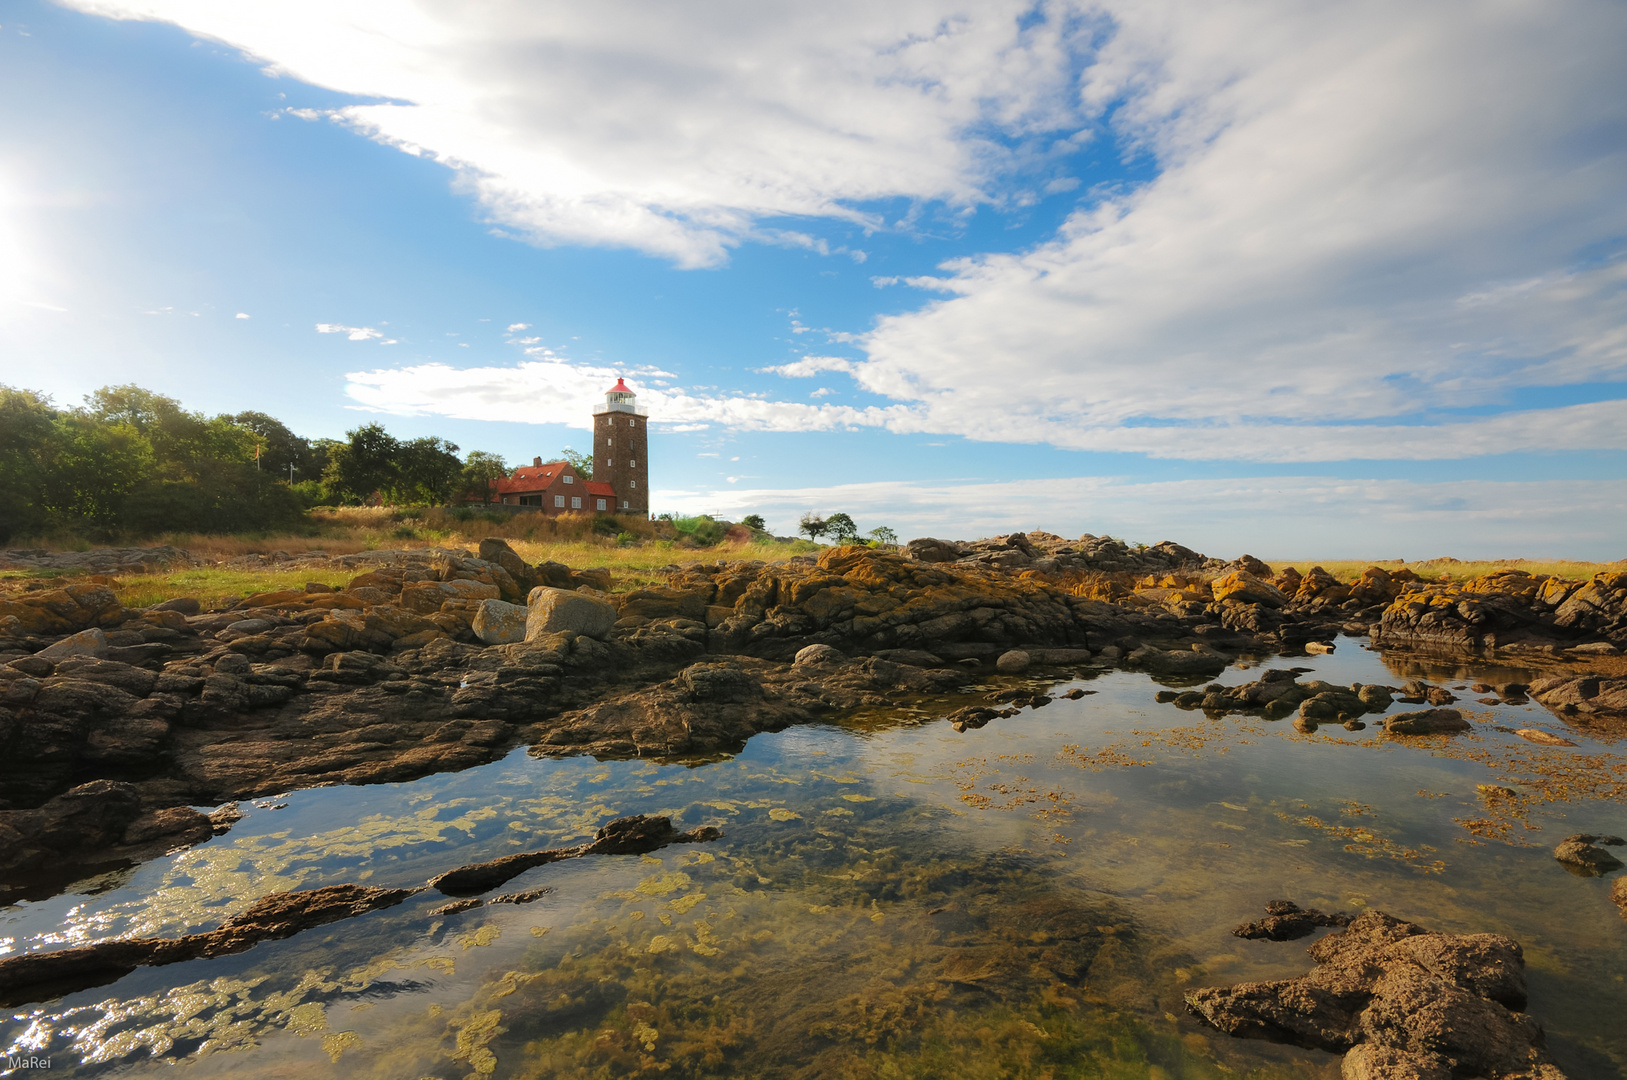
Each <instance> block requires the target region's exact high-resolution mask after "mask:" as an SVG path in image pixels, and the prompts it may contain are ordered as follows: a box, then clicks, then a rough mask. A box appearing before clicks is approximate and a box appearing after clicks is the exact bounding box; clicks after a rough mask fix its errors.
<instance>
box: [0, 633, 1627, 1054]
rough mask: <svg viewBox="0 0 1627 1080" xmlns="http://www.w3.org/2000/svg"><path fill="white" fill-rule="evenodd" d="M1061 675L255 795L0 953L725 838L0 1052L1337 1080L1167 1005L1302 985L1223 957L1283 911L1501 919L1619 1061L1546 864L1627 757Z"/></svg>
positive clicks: (1593, 946) (1345, 670)
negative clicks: (902, 702) (1412, 733)
mask: <svg viewBox="0 0 1627 1080" xmlns="http://www.w3.org/2000/svg"><path fill="white" fill-rule="evenodd" d="M1275 663H1276V666H1286V665H1287V664H1289V663H1293V664H1297V665H1299V666H1302V667H1309V668H1314V669H1315V673H1314V674H1313V675H1309V676H1306V677H1307V678H1324V679H1327V680H1328V681H1330V682H1335V683H1350V682H1353V681H1360V682H1386V683H1391V684H1393V683H1396V682H1398V681H1400V680H1401V679H1403V678H1409V677H1416V676H1422V677H1426V678H1430V679H1432V680H1434V681H1437V682H1441V683H1443V684H1445V685H1453V686H1457V685H1462V684H1463V683H1464V682H1466V681H1471V680H1475V679H1484V680H1485V681H1489V682H1496V681H1505V680H1509V679H1519V678H1521V676H1522V675H1525V674H1526V673H1524V672H1521V671H1519V670H1517V669H1502V670H1491V669H1485V668H1480V669H1474V670H1469V669H1462V668H1457V667H1448V668H1436V669H1430V668H1422V667H1403V666H1402V665H1401V664H1400V663H1399V662H1398V663H1397V665H1396V666H1394V667H1386V666H1385V664H1384V662H1383V661H1382V659H1381V658H1380V657H1379V656H1377V655H1376V654H1374V653H1371V652H1368V651H1365V650H1363V649H1361V648H1359V647H1358V646H1357V644H1356V643H1355V642H1351V641H1346V642H1342V643H1341V646H1340V650H1339V652H1337V653H1336V654H1334V655H1332V656H1323V657H1313V658H1309V659H1307V658H1295V659H1294V660H1292V661H1276V662H1275ZM1262 666H1263V665H1262ZM1253 677H1255V674H1254V673H1253V672H1250V671H1247V670H1236V669H1234V670H1231V671H1228V672H1227V673H1226V674H1225V675H1223V676H1221V678H1220V679H1219V680H1217V681H1220V682H1224V683H1227V684H1234V683H1239V682H1245V681H1248V680H1249V679H1251V678H1253ZM1020 682H1021V680H1015V679H1009V680H999V681H998V684H997V683H994V682H991V683H990V684H988V685H987V686H986V687H985V689H988V688H992V687H994V686H996V685H1016V684H1019V683H1020ZM1032 685H1035V686H1041V685H1043V686H1053V685H1055V684H1054V681H1046V682H1044V683H1038V682H1035V683H1033V684H1032ZM1071 686H1079V687H1082V688H1084V689H1087V690H1090V691H1092V693H1091V694H1090V695H1089V696H1087V697H1084V698H1083V699H1081V700H1078V701H1065V700H1058V701H1053V702H1052V703H1051V704H1050V705H1048V706H1046V707H1044V708H1040V709H1034V710H1024V711H1023V712H1022V713H1021V714H1020V715H1018V716H1015V717H1012V718H1009V719H1004V720H995V721H994V722H993V723H991V724H990V725H989V726H988V727H986V728H983V729H981V730H975V731H968V732H965V733H959V734H957V733H956V732H955V731H954V730H953V729H951V728H950V727H949V725H948V724H946V723H944V722H943V721H942V720H940V719H933V717H934V716H941V715H942V714H943V713H944V712H947V711H949V710H950V709H951V708H954V707H957V706H958V705H960V704H964V703H965V699H964V698H958V699H952V700H945V701H942V702H938V703H928V704H927V705H926V706H925V707H922V708H917V709H905V708H900V709H898V710H896V711H890V712H888V711H883V712H872V713H869V714H867V715H864V716H860V717H854V718H850V719H849V720H847V721H846V722H844V723H839V724H832V725H826V726H820V727H804V728H796V729H792V730H789V731H786V732H783V733H780V734H777V735H765V736H760V737H758V738H756V739H753V740H752V741H751V743H750V744H749V745H748V747H747V748H746V750H745V752H744V753H742V754H740V755H739V756H737V757H735V758H730V759H727V760H723V761H718V762H715V763H712V764H707V765H703V766H699V767H686V766H682V765H659V764H654V763H651V762H644V761H625V762H596V761H593V760H583V759H565V760H552V759H535V758H532V757H530V756H528V755H527V754H526V753H525V751H523V750H521V751H517V752H515V753H514V754H512V755H510V756H509V757H508V758H506V759H505V760H503V761H500V762H496V763H494V764H491V765H488V766H485V767H482V768H478V769H472V770H469V771H466V772H463V773H458V774H453V775H444V776H433V777H429V778H426V779H424V780H420V781H416V782H413V783H408V784H396V785H383V786H377V787H366V788H325V789H316V790H310V791H301V792H294V793H292V794H290V795H288V796H286V797H285V798H282V799H278V800H264V802H265V803H267V805H266V806H264V807H260V806H250V805H245V807H244V809H245V810H247V811H248V816H247V817H246V818H245V819H244V820H243V821H242V822H240V823H239V824H238V825H237V826H236V827H235V828H234V829H233V830H232V831H231V832H230V833H228V834H227V835H225V836H222V837H218V838H216V839H214V840H212V841H210V842H209V843H206V844H203V845H201V846H199V847H197V848H194V849H192V850H190V851H187V852H184V853H181V854H179V855H177V856H173V857H170V858H167V859H161V860H157V861H154V862H152V863H148V864H146V865H144V866H141V867H138V868H135V869H133V870H130V871H126V872H123V873H121V874H118V875H109V876H106V877H104V878H101V879H97V880H94V881H88V882H84V883H81V884H80V885H79V886H76V890H75V891H74V892H72V893H69V894H65V895H63V896H59V897H57V898H54V899H52V900H49V901H42V902H38V903H25V904H19V905H16V906H14V907H12V908H9V909H5V910H4V911H3V912H0V947H3V948H5V949H7V951H18V950H31V949H38V948H60V947H64V946H66V945H68V944H74V943H80V942H84V941H93V940H98V939H101V938H105V937H109V936H117V935H123V934H161V935H173V934H179V933H184V932H187V931H192V930H200V929H207V928H210V927H213V926H215V925H217V924H218V923H219V922H220V921H221V920H222V919H224V918H226V917H227V916H229V915H231V914H233V913H235V912H236V911H239V910H241V909H242V908H243V907H245V906H246V905H247V904H248V903H250V902H251V901H252V900H254V899H255V898H257V897H259V896H262V895H264V894H266V893H268V892H274V891H278V890H282V889H291V888H312V887H316V886H320V885H326V884H334V883H338V882H363V883H366V884H370V885H392V886H404V885H405V886H410V885H417V884H421V883H422V882H423V881H424V880H425V879H427V878H429V877H430V876H432V875H434V874H436V873H438V872H440V871H442V870H445V869H448V868H450V867H453V866H456V865H459V864H462V863H467V862H471V861H475V860H479V859H486V858H492V857H495V856H497V855H501V854H505V853H507V852H510V851H517V850H529V849H532V848H537V847H544V846H555V845H560V844H568V843H574V842H578V841H580V840H582V839H584V838H586V837H588V836H590V835H591V834H592V832H593V831H594V830H595V829H596V828H597V827H598V826H599V825H601V824H603V823H604V822H605V821H607V820H609V819H611V818H614V817H620V816H624V815H626V814H632V813H664V814H671V815H672V816H673V818H674V821H675V822H676V823H677V824H678V825H679V826H680V827H683V828H691V827H694V826H696V825H701V824H716V825H719V826H721V827H722V829H723V832H724V836H723V838H722V839H721V840H719V841H716V842H713V843H709V844H703V845H694V846H678V847H671V848H667V849H664V850H662V851H659V852H656V853H654V854H652V855H647V856H643V857H636V856H620V857H603V858H591V859H581V860H576V861H572V862H567V863H560V864H554V865H550V866H545V867H540V868H537V869H535V870H532V871H530V872H529V873H527V874H526V875H524V876H522V877H521V878H518V879H515V880H514V881H513V882H511V883H510V884H509V885H507V886H505V887H504V889H503V890H501V891H518V890H522V889H528V888H534V887H537V886H542V885H546V886H549V887H550V888H551V889H552V891H551V892H549V893H548V894H546V895H545V896H543V897H542V898H541V899H539V900H537V901H535V902H533V903H529V904H523V905H509V904H504V905H494V906H488V907H484V908H479V909H475V910H473V911H468V912H464V913H460V914H455V915H450V916H435V915H434V914H432V909H433V908H435V907H437V906H439V905H440V904H441V903H444V902H445V898H444V897H440V896H438V895H437V894H427V895H424V896H420V897H416V898H414V899H412V900H409V901H408V902H406V903H405V904H402V905H401V906H400V907H397V908H393V909H390V910H386V911H380V912H375V913H373V914H370V915H367V916H363V917H361V918H359V919H353V920H350V921H347V922H343V923H337V924H333V925H330V926H327V927H322V928H319V929H316V930H313V931H309V932H307V933H305V934H302V935H300V936H298V937H296V938H293V939H291V940H288V941H283V942H272V943H265V944H262V945H259V946H257V947H256V948H254V949H252V950H250V951H249V952H247V953H244V954H241V955H238V956H233V957H227V958H223V959H219V960H209V961H194V962H191V963H187V964H179V965H174V966H171V967H164V968H154V969H143V970H140V971H137V972H135V973H134V974H132V975H130V976H128V977H126V978H124V979H122V980H120V981H119V982H117V983H115V984H112V985H110V986H106V987H102V988H99V989H95V990H89V991H84V992H81V993H78V994H74V995H71V996H70V997H67V998H65V999H62V1000H60V1001H56V1002H51V1003H48V1004H46V1005H43V1006H38V1007H33V1008H26V1009H19V1010H14V1011H12V1012H9V1013H4V1014H0V1051H4V1052H6V1053H9V1054H11V1055H33V1056H36V1057H44V1056H49V1057H50V1058H51V1062H52V1065H51V1067H52V1069H53V1070H60V1071H64V1072H68V1073H73V1074H81V1075H100V1074H108V1073H113V1072H120V1073H140V1072H147V1071H152V1070H155V1069H165V1070H168V1069H171V1068H173V1067H174V1066H175V1065H176V1064H178V1063H184V1067H185V1072H186V1074H188V1075H196V1076H214V1075H218V1074H223V1073H227V1072H230V1073H232V1074H234V1075H237V1076H255V1077H258V1076H284V1075H300V1076H307V1075H310V1076H324V1075H335V1076H340V1075H343V1076H355V1075H359V1076H375V1075H376V1076H379V1077H416V1076H438V1077H446V1078H450V1077H454V1076H458V1077H461V1076H477V1077H479V1076H499V1077H503V1076H549V1077H552V1076H560V1077H577V1076H581V1077H620V1076H630V1075H643V1074H644V1073H649V1074H651V1075H655V1074H658V1073H659V1074H664V1075H667V1076H672V1077H678V1076H685V1077H687V1076H731V1075H735V1076H788V1077H789V1076H809V1077H812V1076H851V1077H907V1076H922V1077H926V1076H934V1077H940V1076H963V1077H985V1076H987V1077H995V1076H1012V1077H1016V1076H1024V1077H1027V1076H1032V1077H1042V1076H1050V1077H1063V1076H1110V1077H1118V1076H1124V1077H1211V1076H1220V1075H1222V1074H1223V1072H1226V1071H1227V1070H1229V1071H1230V1072H1231V1073H1233V1074H1236V1073H1244V1074H1247V1073H1254V1074H1257V1075H1260V1076H1312V1077H1320V1076H1325V1077H1328V1078H1332V1077H1335V1076H1337V1073H1338V1064H1337V1060H1336V1059H1335V1058H1333V1057H1332V1056H1331V1055H1326V1054H1321V1053H1318V1052H1314V1051H1300V1050H1292V1049H1288V1048H1282V1047H1274V1046H1268V1045H1264V1044H1259V1043H1250V1042H1244V1041H1239V1040H1232V1039H1227V1038H1225V1037H1222V1036H1219V1035H1218V1034H1215V1033H1213V1032H1211V1031H1209V1030H1207V1029H1205V1028H1203V1027H1202V1026H1200V1025H1199V1024H1198V1023H1197V1022H1196V1021H1195V1020H1194V1019H1192V1018H1191V1017H1189V1016H1187V1015H1186V1014H1185V1013H1184V1011H1183V1010H1182V1008H1181V1006H1180V994H1181V991H1182V990H1183V989H1184V988H1186V987H1189V986H1194V985H1210V984H1219V983H1230V982H1236V981H1239V980H1243V979H1255V978H1273V977H1287V976H1292V975H1296V974H1299V973H1301V972H1303V971H1305V970H1306V969H1307V968H1308V966H1309V961H1308V960H1307V958H1306V957H1305V955H1304V946H1305V944H1307V942H1305V941H1301V942H1289V943H1272V942H1253V941H1243V940H1241V939H1238V938H1235V937H1233V936H1231V934H1230V933H1229V931H1230V929H1231V927H1232V926H1234V925H1236V924H1237V923H1239V922H1242V921H1246V920H1249V919H1253V918H1257V917H1258V916H1259V915H1260V914H1261V908H1262V906H1263V905H1264V903H1265V902H1266V901H1267V900H1271V899H1276V898H1279V897H1282V898H1291V899H1294V900H1297V901H1298V902H1300V903H1302V904H1305V905H1308V906H1316V907H1321V908H1324V909H1340V910H1356V909H1359V908H1361V907H1364V906H1375V907H1380V908H1382V909H1384V910H1386V911H1389V912H1391V913H1392V914H1395V915H1399V916H1402V917H1405V918H1410V919H1413V920H1415V921H1418V922H1421V923H1423V924H1424V925H1425V926H1428V927H1430V928H1431V929H1440V930H1447V931H1454V932H1481V931H1496V932H1501V933H1506V934H1509V935H1511V936H1512V937H1514V938H1516V939H1517V940H1519V941H1520V942H1521V943H1522V944H1523V945H1524V947H1525V953H1526V959H1527V964H1528V969H1529V976H1530V982H1531V990H1532V994H1531V1005H1530V1008H1531V1011H1532V1012H1533V1014H1535V1015H1536V1016H1537V1017H1538V1018H1539V1019H1540V1020H1541V1021H1542V1022H1543V1024H1544V1025H1545V1027H1546V1028H1547V1030H1548V1033H1549V1042H1550V1046H1551V1047H1552V1049H1553V1050H1554V1052H1555V1054H1556V1056H1557V1057H1558V1059H1559V1060H1560V1062H1561V1064H1562V1065H1563V1066H1564V1067H1565V1068H1566V1069H1567V1070H1568V1071H1569V1073H1570V1075H1571V1076H1572V1077H1575V1078H1584V1080H1585V1078H1595V1077H1597V1078H1604V1077H1613V1076H1618V1075H1621V1074H1622V1073H1623V1072H1624V1071H1627V1030H1624V1029H1627V1025H1623V1024H1622V1023H1621V1022H1620V1017H1621V1016H1623V1015H1627V982H1624V974H1623V973H1624V972H1627V963H1624V961H1627V922H1624V921H1623V920H1622V918H1621V917H1620V916H1619V915H1618V913H1617V910H1616V908H1615V907H1614V906H1613V905H1612V904H1611V903H1610V902H1609V901H1608V899H1607V893H1608V888H1609V881H1608V879H1600V878H1595V879H1585V878H1577V877H1573V876H1571V875H1570V874H1568V873H1566V872H1565V870H1564V869H1563V868H1562V867H1561V866H1560V865H1559V864H1558V863H1557V862H1555V861H1554V859H1553V858H1552V855H1551V849H1552V847H1553V845H1554V844H1555V843H1556V842H1557V841H1558V840H1559V839H1560V838H1562V837H1563V836H1565V835H1567V834H1569V833H1573V832H1616V833H1627V806H1624V800H1623V794H1624V791H1627V769H1624V768H1623V766H1627V756H1623V755H1622V753H1621V751H1622V748H1621V747H1620V746H1616V745H1606V744H1600V743H1597V742H1594V741H1592V740H1590V739H1588V738H1586V737H1583V736H1580V735H1578V734H1577V733H1575V732H1566V733H1567V734H1569V736H1570V737H1571V738H1573V739H1574V740H1575V741H1576V742H1577V743H1578V744H1579V745H1578V746H1577V747H1576V748H1574V749H1572V748H1550V747H1541V746H1536V745H1532V744H1530V743H1526V742H1524V741H1523V740H1520V739H1518V738H1516V737H1514V736H1513V735H1512V733H1511V729H1513V728H1516V727H1536V728H1543V729H1546V730H1551V731H1563V730H1564V727H1563V725H1562V724H1561V723H1560V722H1559V721H1558V720H1556V719H1555V718H1554V717H1552V716H1551V715H1550V714H1548V713H1547V712H1546V711H1545V710H1543V709H1541V708H1540V707H1537V706H1527V707H1515V706H1506V705H1499V706H1495V707H1484V706H1480V705H1477V704H1475V703H1474V698H1475V697H1477V696H1478V695H1475V694H1472V693H1470V692H1468V691H1466V690H1465V691H1459V696H1460V698H1462V699H1463V700H1462V701H1461V702H1460V704H1459V706H1458V707H1460V708H1466V712H1467V714H1468V715H1470V716H1471V718H1472V719H1475V720H1477V721H1480V723H1477V725H1476V729H1475V731H1474V733H1472V734H1471V735H1468V736H1460V737H1457V738H1454V739H1445V738H1436V739H1414V740H1407V741H1406V742H1405V743H1403V742H1398V741H1395V740H1384V739H1382V738H1380V737H1379V736H1378V735H1377V734H1376V733H1375V731H1374V727H1373V726H1370V727H1368V728H1367V729H1366V730H1363V731H1356V732H1350V731H1346V730H1344V729H1343V728H1340V727H1324V728H1322V729H1321V731H1320V732H1319V733H1317V734H1313V735H1302V734H1300V733H1298V732H1296V731H1295V730H1294V729H1293V727H1292V726H1291V725H1290V724H1289V723H1287V722H1276V723H1271V722H1267V721H1263V720H1261V719H1258V718H1250V717H1242V716H1230V717H1225V718H1220V719H1208V718H1206V717H1205V716H1204V715H1203V714H1202V713H1201V712H1183V711H1181V710H1179V709H1176V708H1175V707H1174V706H1171V705H1160V704H1156V703H1155V702H1154V701H1153V695H1154V693H1155V692H1156V691H1157V690H1158V689H1160V686H1159V684H1157V683H1155V682H1153V681H1151V680H1149V679H1148V678H1147V677H1146V676H1144V675H1139V674H1131V673H1125V672H1113V673H1109V674H1105V675H1101V676H1099V677H1088V673H1087V677H1085V678H1081V679H1077V680H1072V681H1066V682H1063V683H1061V684H1060V685H1059V686H1056V689H1058V690H1062V689H1067V688H1069V687H1071ZM1408 707H1409V706H1405V705H1398V706H1397V708H1398V709H1405V708H1408ZM1370 719H1371V718H1370ZM1374 726H1376V725H1374ZM1500 728H1501V729H1509V730H1499V729H1500ZM1578 762H1585V763H1586V764H1587V766H1588V767H1587V768H1578ZM1483 785H1494V787H1490V788H1488V789H1486V790H1482V788H1481V786H1483ZM1498 788H1502V789H1506V791H1502V792H1500V791H1498ZM282 803H285V804H286V805H285V806H282V807H281V808H276V809H273V808H271V807H273V806H276V805H277V804H282ZM5 1066H6V1061H5V1059H3V1058H0V1075H4V1074H6V1073H7V1071H8V1070H7V1068H6V1067H5Z"/></svg>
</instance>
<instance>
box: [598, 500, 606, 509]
mask: <svg viewBox="0 0 1627 1080" xmlns="http://www.w3.org/2000/svg"><path fill="white" fill-rule="evenodd" d="M598 508H599V509H600V510H603V509H604V508H605V505H604V500H603V499H600V500H599V507H598Z"/></svg>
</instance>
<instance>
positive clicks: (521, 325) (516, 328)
mask: <svg viewBox="0 0 1627 1080" xmlns="http://www.w3.org/2000/svg"><path fill="white" fill-rule="evenodd" d="M529 329H531V324H530V323H528V322H517V323H509V324H508V332H509V333H511V334H517V333H519V332H520V331H521V330H529Z"/></svg>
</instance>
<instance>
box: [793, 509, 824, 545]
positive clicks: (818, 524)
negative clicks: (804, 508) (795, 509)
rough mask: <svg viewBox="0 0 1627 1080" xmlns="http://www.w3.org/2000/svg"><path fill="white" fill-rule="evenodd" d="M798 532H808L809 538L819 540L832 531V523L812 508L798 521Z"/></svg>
mask: <svg viewBox="0 0 1627 1080" xmlns="http://www.w3.org/2000/svg"><path fill="white" fill-rule="evenodd" d="M797 532H801V533H807V534H808V539H809V540H818V539H819V538H820V537H821V536H824V535H825V534H826V533H828V532H830V523H829V522H827V521H826V520H825V519H824V518H822V517H820V516H819V515H818V514H816V513H814V512H813V511H812V510H810V511H808V512H807V513H806V514H803V515H802V520H801V521H799V522H797Z"/></svg>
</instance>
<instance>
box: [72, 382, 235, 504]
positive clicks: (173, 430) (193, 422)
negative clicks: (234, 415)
mask: <svg viewBox="0 0 1627 1080" xmlns="http://www.w3.org/2000/svg"><path fill="white" fill-rule="evenodd" d="M85 404H86V406H87V409H86V414H87V415H88V416H89V417H90V419H92V420H96V421H99V422H101V423H104V424H109V425H112V426H115V427H117V426H124V427H128V428H131V429H133V430H134V431H136V432H137V433H139V434H140V435H141V436H142V437H143V438H145V439H146V440H147V442H148V444H149V445H150V446H151V447H152V453H153V462H154V466H155V468H156V469H157V471H158V473H159V475H161V476H162V477H164V478H165V479H168V480H183V481H184V480H187V479H189V478H191V477H192V476H194V475H195V471H196V468H197V465H198V463H199V462H202V461H209V460H219V461H248V462H252V461H253V459H254V445H255V441H256V439H255V434H254V432H252V431H250V430H249V429H247V428H244V427H240V426H238V425H237V424H236V423H234V422H233V420H232V419H231V418H230V417H227V416H217V417H215V418H214V419H213V420H211V419H209V418H208V417H206V416H204V415H203V414H202V413H199V412H188V411H187V410H186V409H183V408H182V407H181V403H180V402H179V401H176V400H175V399H174V398H172V397H165V396H164V395H163V394H157V393H154V392H153V391H151V390H146V389H143V388H142V387H139V386H136V385H134V384H133V383H127V384H125V385H123V386H104V387H102V388H101V389H100V390H97V391H96V392H95V393H94V394H91V395H89V396H88V397H86V398H85Z"/></svg>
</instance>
